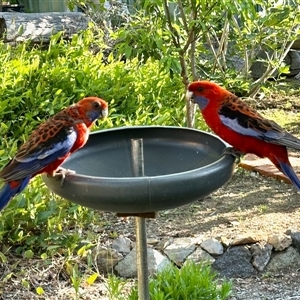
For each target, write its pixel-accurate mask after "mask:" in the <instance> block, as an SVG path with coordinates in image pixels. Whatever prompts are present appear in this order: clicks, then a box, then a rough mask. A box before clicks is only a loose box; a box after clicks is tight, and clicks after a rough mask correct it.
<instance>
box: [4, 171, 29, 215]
mask: <svg viewBox="0 0 300 300" xmlns="http://www.w3.org/2000/svg"><path fill="white" fill-rule="evenodd" d="M30 178H31V177H30V176H28V177H25V178H24V179H22V180H20V181H12V182H6V183H5V184H4V186H3V187H2V189H1V190H0V210H2V209H3V208H4V207H5V206H6V205H7V204H8V202H9V200H10V199H11V198H13V197H14V196H15V195H16V194H18V193H20V192H22V191H23V190H24V189H25V187H26V186H27V184H28V183H29V181H30Z"/></svg>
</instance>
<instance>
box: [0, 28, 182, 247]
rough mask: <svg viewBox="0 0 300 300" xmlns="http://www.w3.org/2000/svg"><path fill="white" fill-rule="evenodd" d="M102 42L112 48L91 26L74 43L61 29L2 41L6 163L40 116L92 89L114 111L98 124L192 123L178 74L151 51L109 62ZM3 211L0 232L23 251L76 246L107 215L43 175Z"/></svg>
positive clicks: (1, 143)
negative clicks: (52, 187) (57, 191)
mask: <svg viewBox="0 0 300 300" xmlns="http://www.w3.org/2000/svg"><path fill="white" fill-rule="evenodd" d="M95 45H97V46H98V47H99V49H104V48H105V46H104V45H103V42H102V39H101V37H98V38H97V39H96V38H95V37H94V35H93V32H92V30H87V31H86V32H84V33H82V34H78V35H76V36H74V38H73V39H72V40H71V41H70V42H69V43H68V42H66V41H63V40H62V39H60V33H59V34H56V35H54V36H53V37H52V39H51V42H50V45H49V47H48V48H47V49H41V48H39V47H35V48H32V47H30V45H28V44H20V45H17V46H16V47H11V46H9V45H6V44H0V60H1V62H2V63H1V65H0V72H1V74H2V76H1V78H0V85H1V89H0V99H1V100H0V115H1V119H0V136H1V139H0V168H2V166H4V165H5V164H6V163H7V162H8V160H9V159H10V158H11V157H12V156H13V155H14V154H15V153H16V151H17V149H18V147H19V146H20V144H21V143H23V142H24V141H25V140H26V138H27V137H28V135H29V134H30V133H31V132H32V130H33V129H34V128H35V127H36V126H37V125H38V124H39V123H41V122H42V121H43V120H44V119H46V118H48V117H49V116H50V115H53V114H54V113H56V112H58V111H59V110H61V109H62V108H64V107H66V106H67V105H69V104H71V103H73V102H75V101H77V100H79V99H80V98H83V97H85V96H89V95H97V96H100V97H102V98H104V99H106V100H107V101H108V102H109V105H110V116H109V118H108V119H107V120H106V121H103V122H102V123H101V124H100V125H99V127H96V128H95V129H101V128H110V127H118V126H131V125H178V126H183V125H185V117H184V107H185V101H184V100H183V98H184V97H183V94H184V89H183V85H182V83H181V80H180V78H179V77H178V76H175V77H173V79H170V77H169V74H168V73H167V72H162V71H161V70H160V68H159V65H158V62H156V61H153V60H151V59H148V60H147V61H146V62H145V64H140V63H139V61H138V60H136V59H132V60H128V61H126V63H124V62H122V61H118V60H114V59H113V58H112V57H109V58H108V60H109V63H108V64H104V63H103V54H102V52H101V51H99V52H98V53H97V54H94V53H93V51H91V49H92V47H94V46H95ZM0 216H1V218H0V240H1V241H2V244H3V245H4V244H6V245H8V246H9V245H13V246H15V247H17V248H16V250H17V252H20V251H23V250H26V249H27V248H30V249H34V250H35V251H36V252H41V251H52V250H54V249H57V248H62V246H63V247H64V248H65V250H63V251H71V250H72V249H73V248H75V247H76V246H77V243H78V242H79V241H80V239H81V237H80V235H79V233H78V232H79V230H77V229H78V228H83V227H86V226H88V225H89V224H90V223H95V224H100V225H101V215H99V214H97V213H94V212H93V211H91V210H89V209H87V208H83V207H80V206H78V205H75V204H73V203H69V202H67V201H62V200H61V199H59V198H58V197H57V196H56V195H54V194H53V193H51V192H50V191H49V190H48V189H47V188H46V187H45V186H44V185H43V183H42V181H41V179H40V178H39V177H37V178H35V179H34V180H32V181H31V183H30V185H29V187H28V188H27V189H26V190H25V191H24V192H23V193H22V194H20V195H18V196H17V197H15V199H13V201H12V202H11V203H10V204H9V206H8V207H6V208H5V210H3V211H2V212H1V214H0ZM70 249H71V250H70ZM0 251H1V249H0Z"/></svg>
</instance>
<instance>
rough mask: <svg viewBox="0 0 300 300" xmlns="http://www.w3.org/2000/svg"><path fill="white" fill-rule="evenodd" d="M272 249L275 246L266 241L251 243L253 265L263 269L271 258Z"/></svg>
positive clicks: (260, 269) (259, 269)
mask: <svg viewBox="0 0 300 300" xmlns="http://www.w3.org/2000/svg"><path fill="white" fill-rule="evenodd" d="M272 249H273V246H272V245H270V244H268V243H266V242H259V243H257V244H253V245H251V248H250V251H251V253H252V265H253V266H254V267H255V268H256V269H257V270H258V271H263V269H264V268H265V267H266V265H267V264H268V262H269V260H270V258H271V254H272Z"/></svg>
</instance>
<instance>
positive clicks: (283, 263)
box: [265, 247, 300, 272]
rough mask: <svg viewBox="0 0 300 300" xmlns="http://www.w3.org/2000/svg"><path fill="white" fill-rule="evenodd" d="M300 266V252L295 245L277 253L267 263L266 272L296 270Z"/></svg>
mask: <svg viewBox="0 0 300 300" xmlns="http://www.w3.org/2000/svg"><path fill="white" fill-rule="evenodd" d="M299 267H300V254H299V253H298V252H297V250H296V249H295V248H293V247H289V248H287V249H286V250H285V251H282V252H278V253H275V254H274V256H273V257H272V258H271V260H270V262H269V264H268V265H267V267H266V269H265V271H266V272H279V271H282V270H296V269H298V268H299Z"/></svg>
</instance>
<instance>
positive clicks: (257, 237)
mask: <svg viewBox="0 0 300 300" xmlns="http://www.w3.org/2000/svg"><path fill="white" fill-rule="evenodd" d="M263 240H266V237H265V235H263V234H261V233H247V234H241V235H238V236H236V237H235V238H234V239H233V241H232V242H231V245H232V246H237V245H245V244H253V243H256V242H259V241H263Z"/></svg>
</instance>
